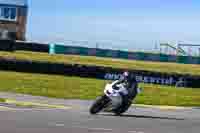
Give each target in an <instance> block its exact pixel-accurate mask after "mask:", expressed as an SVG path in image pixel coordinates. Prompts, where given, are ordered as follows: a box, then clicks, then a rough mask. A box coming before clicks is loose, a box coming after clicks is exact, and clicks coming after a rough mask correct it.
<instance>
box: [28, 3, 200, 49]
mask: <svg viewBox="0 0 200 133" xmlns="http://www.w3.org/2000/svg"><path fill="white" fill-rule="evenodd" d="M27 38H28V40H34V41H46V42H63V43H65V44H66V45H70V44H69V42H68V40H77V41H89V42H90V43H89V44H86V43H84V44H82V45H85V46H89V47H95V43H94V42H100V47H104V48H116V49H128V50H135V49H137V50H152V49H153V48H154V46H155V43H156V42H157V43H159V42H172V43H177V42H184V43H200V1H198V0H58V1H53V0H29V16H28V25H27ZM73 45H77V44H73Z"/></svg>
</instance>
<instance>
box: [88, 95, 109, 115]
mask: <svg viewBox="0 0 200 133" xmlns="http://www.w3.org/2000/svg"><path fill="white" fill-rule="evenodd" d="M108 102H109V98H108V97H107V96H106V95H104V96H101V97H98V98H97V99H96V101H95V102H94V103H93V105H92V106H91V108H90V114H97V113H99V112H100V111H101V110H102V109H103V108H104V107H105V105H107V103H108Z"/></svg>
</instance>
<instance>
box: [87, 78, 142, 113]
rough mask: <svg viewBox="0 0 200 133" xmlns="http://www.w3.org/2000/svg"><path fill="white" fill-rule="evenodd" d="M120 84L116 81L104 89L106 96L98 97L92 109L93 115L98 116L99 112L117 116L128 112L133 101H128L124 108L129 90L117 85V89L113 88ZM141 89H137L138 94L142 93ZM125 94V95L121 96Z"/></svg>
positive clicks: (122, 85)
mask: <svg viewBox="0 0 200 133" xmlns="http://www.w3.org/2000/svg"><path fill="white" fill-rule="evenodd" d="M116 82H118V81H114V82H113V83H111V84H110V83H108V84H106V86H105V89H104V95H102V96H100V97H97V99H96V100H95V101H94V103H93V104H92V106H91V107H90V113H91V114H97V113H99V112H111V113H114V114H116V115H121V114H122V113H124V112H126V111H127V110H128V109H129V108H130V106H131V104H132V100H133V99H128V102H127V103H126V105H123V106H122V100H123V97H122V96H123V95H127V94H128V90H127V89H126V88H125V85H124V84H123V83H122V84H119V85H117V89H116V88H113V85H114V84H115V83H116ZM140 92H141V90H140V88H137V90H136V93H140ZM121 94H123V95H121Z"/></svg>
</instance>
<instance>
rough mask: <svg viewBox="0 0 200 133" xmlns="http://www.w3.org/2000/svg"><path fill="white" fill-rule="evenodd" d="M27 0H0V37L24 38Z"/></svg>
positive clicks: (22, 39)
mask: <svg viewBox="0 0 200 133" xmlns="http://www.w3.org/2000/svg"><path fill="white" fill-rule="evenodd" d="M27 14H28V4H27V0H0V39H12V40H21V41H24V40H26V24H27Z"/></svg>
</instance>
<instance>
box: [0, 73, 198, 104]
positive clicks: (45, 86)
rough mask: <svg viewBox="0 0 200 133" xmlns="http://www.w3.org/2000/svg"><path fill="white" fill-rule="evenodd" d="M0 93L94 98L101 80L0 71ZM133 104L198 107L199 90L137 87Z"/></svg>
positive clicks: (102, 81) (156, 86)
mask: <svg viewBox="0 0 200 133" xmlns="http://www.w3.org/2000/svg"><path fill="white" fill-rule="evenodd" d="M0 81H1V84H0V91H6V92H16V93H22V94H31V95H38V96H48V97H55V98H66V99H95V98H96V97H97V96H99V95H101V94H102V93H103V89H104V85H105V84H106V83H107V82H106V81H105V80H98V79H91V78H80V77H67V76H58V75H44V74H29V73H17V72H6V71H0ZM140 87H142V88H143V91H142V93H141V94H140V95H138V97H137V98H136V101H135V102H136V103H137V104H149V105H170V106H200V102H199V101H200V89H191V88H174V87H168V86H159V85H147V84H141V85H140Z"/></svg>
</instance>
